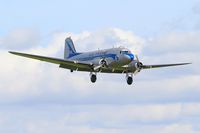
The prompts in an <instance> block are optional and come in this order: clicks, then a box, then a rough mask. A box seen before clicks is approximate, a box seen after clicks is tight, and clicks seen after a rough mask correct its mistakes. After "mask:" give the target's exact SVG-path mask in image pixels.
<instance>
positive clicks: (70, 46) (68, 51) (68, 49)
mask: <svg viewBox="0 0 200 133" xmlns="http://www.w3.org/2000/svg"><path fill="white" fill-rule="evenodd" d="M74 55H76V49H75V47H74V43H73V41H72V39H71V37H68V38H66V39H65V51H64V59H67V58H70V57H72V56H74Z"/></svg>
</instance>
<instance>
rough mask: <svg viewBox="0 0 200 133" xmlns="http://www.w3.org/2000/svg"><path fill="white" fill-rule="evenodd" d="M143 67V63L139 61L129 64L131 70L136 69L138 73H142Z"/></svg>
mask: <svg viewBox="0 0 200 133" xmlns="http://www.w3.org/2000/svg"><path fill="white" fill-rule="evenodd" d="M142 66H143V64H142V62H138V61H132V62H131V63H130V64H129V67H130V68H135V69H136V70H138V71H140V70H141V69H142Z"/></svg>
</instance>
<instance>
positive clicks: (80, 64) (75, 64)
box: [9, 51, 92, 69]
mask: <svg viewBox="0 0 200 133" xmlns="http://www.w3.org/2000/svg"><path fill="white" fill-rule="evenodd" d="M9 53H11V54H14V55H18V56H23V57H27V58H31V59H36V60H40V61H45V62H49V63H54V64H60V65H65V66H69V68H72V69H75V68H83V69H84V68H85V69H91V68H92V67H91V64H87V63H84V62H79V61H72V60H65V59H58V58H52V57H45V56H40V55H32V54H26V53H19V52H12V51H9Z"/></svg>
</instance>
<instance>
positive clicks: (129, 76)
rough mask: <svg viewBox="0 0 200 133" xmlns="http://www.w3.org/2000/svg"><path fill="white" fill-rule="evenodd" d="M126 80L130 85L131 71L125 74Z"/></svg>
mask: <svg viewBox="0 0 200 133" xmlns="http://www.w3.org/2000/svg"><path fill="white" fill-rule="evenodd" d="M126 82H127V84H128V85H131V84H132V83H133V74H132V73H127V74H126Z"/></svg>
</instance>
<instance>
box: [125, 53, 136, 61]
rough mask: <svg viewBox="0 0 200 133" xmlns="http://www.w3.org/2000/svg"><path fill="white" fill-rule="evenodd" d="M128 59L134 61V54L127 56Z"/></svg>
mask: <svg viewBox="0 0 200 133" xmlns="http://www.w3.org/2000/svg"><path fill="white" fill-rule="evenodd" d="M126 58H127V59H128V60H131V61H132V60H133V59H134V55H133V54H126Z"/></svg>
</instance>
